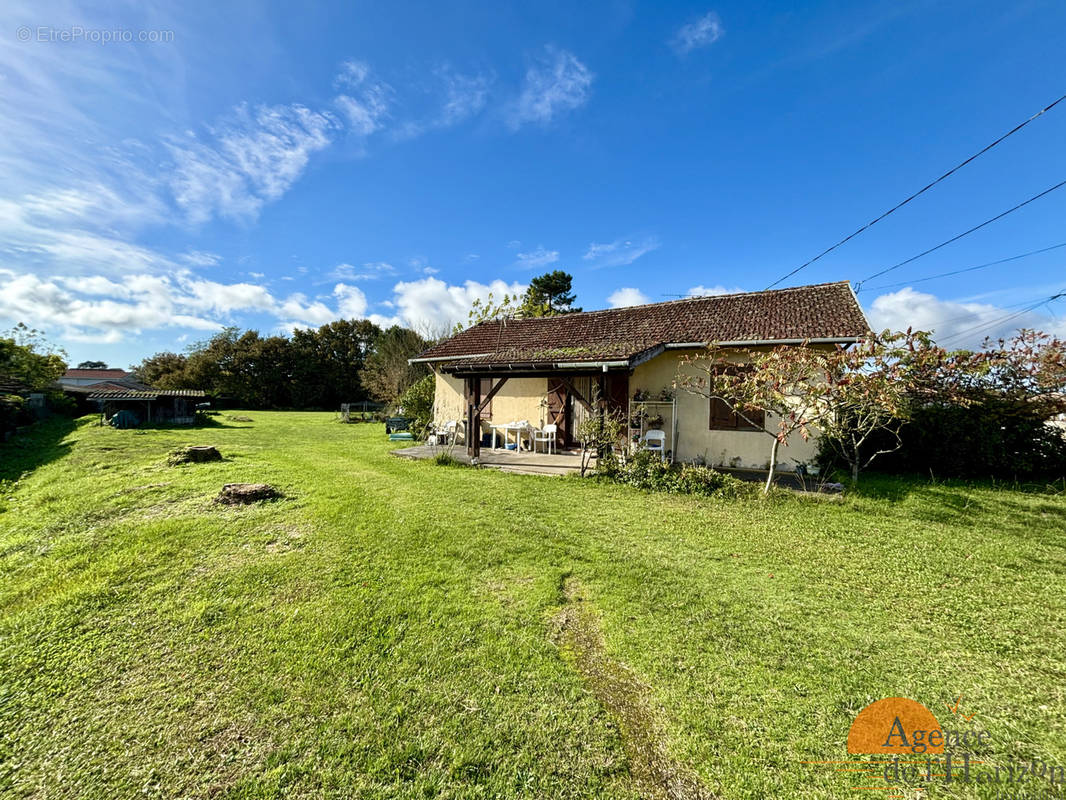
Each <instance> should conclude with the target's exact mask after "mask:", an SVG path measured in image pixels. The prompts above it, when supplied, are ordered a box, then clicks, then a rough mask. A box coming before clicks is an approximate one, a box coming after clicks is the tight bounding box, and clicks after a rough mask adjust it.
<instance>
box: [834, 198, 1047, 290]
mask: <svg viewBox="0 0 1066 800" xmlns="http://www.w3.org/2000/svg"><path fill="white" fill-rule="evenodd" d="M1063 186H1066V181H1059V182H1058V183H1056V184H1055V185H1054V186H1052V187H1051V188H1050V189H1045V190H1044V191H1042V192H1040V194H1034V195H1033V196H1032V197H1030V198H1029V199H1028V200H1024V201H1022V202H1021V203H1018V205H1016V206H1014V207H1013V208H1008V209H1007V210H1006V211H1004V212H1003V213H1002V214H996V216H994V217H992V218H991V219H986V220H985V221H984V222H982V223H981V224H980V225H974V226H973V227H972V228H970V229H969V230H965V231H963V232H962V233H960V234H958V235H956V236H952V237H951V238H950V239H948V240H946V241H943V242H941V243H940V244H938V245H936V246H935V247H930V248H929V249H928V250H923V251H922V252H920V253H919V254H918V255H916V256H911V257H910V258H907V259H904V260H903V261H900V262H899V263H898V264H893V265H892V266H891V267H885V268H884V269H883V270H881V271H880V272H875V273H874V274H873V275H869V276H867V277H865V278H863V279H862V280H861V281H859V282H858V283H857V284H855V291H856V292H860V291H862V285H863V284H864V283H866V281H868V280H872V279H873V278H878V277H880V276H881V275H884V274H885V273H886V272H891V271H892V270H894V269H899V268H900V267H902V266H904V265H906V264H910V263H911V262H912V261H917V260H918V259H919V258H921V257H922V256H927V255H929V254H930V253H932V252H935V251H936V250H939V249H940V248H941V247H947V246H948V245H949V244H951V243H952V242H957V241H958V240H959V239H961V238H962V237H963V236H969V235H970V234H971V233H973V232H974V231H979V230H981V228H983V227H985V226H986V225H991V224H992V223H993V222H995V221H996V220H998V219H1003V218H1004V217H1005V216H1007V215H1008V214H1013V213H1014V212H1015V211H1017V210H1018V209H1020V208H1024V207H1025V206H1027V205H1029V204H1030V203H1032V202H1033V201H1034V200H1039V199H1040V198H1041V197H1043V196H1044V195H1046V194H1051V193H1052V192H1053V191H1055V190H1056V189H1060V188H1062V187H1063Z"/></svg>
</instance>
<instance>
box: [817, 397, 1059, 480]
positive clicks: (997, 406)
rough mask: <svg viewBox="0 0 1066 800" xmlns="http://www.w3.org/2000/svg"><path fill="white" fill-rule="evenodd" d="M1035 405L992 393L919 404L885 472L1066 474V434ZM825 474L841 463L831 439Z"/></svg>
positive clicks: (891, 442) (881, 464) (822, 459)
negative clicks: (968, 400)
mask: <svg viewBox="0 0 1066 800" xmlns="http://www.w3.org/2000/svg"><path fill="white" fill-rule="evenodd" d="M1034 408H1035V407H1034V406H1033V405H1032V404H1026V403H1019V402H1016V401H1011V400H1006V399H1003V398H996V397H990V398H986V399H985V400H984V401H983V402H979V403H974V404H972V405H970V406H962V405H948V404H941V403H935V404H932V403H931V404H929V405H925V406H922V407H920V408H916V409H915V410H914V411H913V413H912V415H911V418H910V419H909V420H908V421H907V422H906V423H905V424H904V425H903V427H902V428H901V429H900V443H901V447H900V448H899V450H896V451H895V452H892V453H889V454H887V455H884V456H881V457H880V458H878V461H877V469H878V471H880V472H887V473H897V474H920V475H930V474H932V475H934V476H936V477H937V478H967V479H986V480H987V479H997V480H1003V479H1005V480H1026V479H1053V480H1054V479H1059V478H1062V477H1066V436H1064V435H1063V431H1062V429H1061V428H1057V427H1054V426H1051V425H1047V424H1045V422H1044V420H1043V418H1042V417H1041V416H1040V415H1039V414H1038V413H1035V411H1034ZM895 446H896V441H895V439H893V438H892V437H891V436H889V435H885V434H882V436H881V437H879V438H878V437H873V438H871V439H870V441H868V442H867V444H866V450H867V452H868V453H872V452H875V451H876V450H892V449H893V448H894V447H895ZM819 449H820V452H819V458H818V461H819V463H820V465H821V466H822V468H823V474H828V473H829V472H830V471H831V470H832V469H834V468H837V467H840V466H841V464H840V463H839V462H838V460H837V458H836V454H835V451H834V450H833V448H832V442H831V441H830V440H829V439H828V437H823V438H822V440H821V441H820V443H819Z"/></svg>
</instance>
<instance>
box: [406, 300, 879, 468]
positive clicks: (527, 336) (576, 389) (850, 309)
mask: <svg viewBox="0 0 1066 800" xmlns="http://www.w3.org/2000/svg"><path fill="white" fill-rule="evenodd" d="M869 330H870V326H869V323H867V321H866V318H865V316H863V312H862V309H861V308H860V307H859V303H858V301H857V300H856V299H855V295H854V293H853V292H852V290H851V287H850V285H849V284H848V283H847V282H846V281H844V282H840V283H826V284H819V285H815V286H800V287H797V288H793V289H776V290H772V291H764V292H749V293H746V294H731V295H719V296H714V297H699V298H692V299H687V300H674V301H670V302H666V303H652V304H649V305H642V306H632V307H629V308H619V309H609V310H605V311H588V312H583V313H575V314H563V315H559V316H554V317H541V318H530V319H503V320H493V321H489V322H483V323H481V324H479V325H475V326H473V327H471V328H468V329H467V330H465V331H462V332H461V333H458V334H456V335H455V336H453V337H451V338H450V339H446V340H445V341H443V342H441V343H440V344H438V345H436V346H434V347H431V348H430V349H428V350H426V351H425V352H424V353H421V354H419V355H418V356H417V357H415V358H413V359H411V361H412V363H425V364H428V365H429V366H430V367H431V368H432V369H433V371H434V373H435V374H436V395H435V399H434V420H435V421H437V422H443V421H445V420H452V419H454V420H463V421H465V422H466V424H467V427H468V429H477V428H480V429H481V430H483V431H484V430H486V429H487V425H491V424H499V423H505V422H509V421H512V420H528V421H529V422H530V423H531V424H532V425H533V426H535V427H542V426H543V425H544V424H548V423H554V424H556V425H557V426H558V429H559V433H558V436H559V440H560V444H561V445H562V446H563V447H567V446H574V445H575V444H577V438H576V431H577V429H578V426H579V425H580V423H581V420H582V419H583V418H584V417H585V416H586V415H588V414H589V413H595V412H593V409H592V402H593V398H594V397H595V396H596V394H598V395H599V396H600V397H602V398H605V399H606V405H607V408H608V409H609V410H610V411H613V412H617V413H619V414H620V415H622V416H624V418H625V419H626V420H627V421H628V422H629V424H630V431H629V434H630V437H631V438H632V437H633V436H639V435H641V434H642V433H643V432H644V431H645V430H646V429H647V428H648V427H652V426H651V425H649V421H653V422H654V423H657V424H655V425H654V427H657V428H661V429H662V430H665V431H666V433H667V442H666V447H667V449H669V450H671V451H672V453H673V456H674V458H675V460H679V461H695V460H703V461H705V462H706V463H708V464H711V465H715V466H732V467H748V468H762V467H764V466H765V465H766V464H767V462H768V457H769V451H770V442H769V437H767V436H764V435H761V434H760V433H759V432H758V430H755V429H751V428H748V427H747V426H746V423H745V422H744V421H743V420H738V419H737V417H736V415H734V414H732V413H731V412H730V411H729V407H728V406H727V405H726V404H725V403H723V402H722V401H720V400H707V399H706V398H701V397H698V396H696V395H693V394H689V393H686V392H684V391H678V392H676V395H675V396H673V397H670V396H669V395H670V394H671V392H672V389H671V386H672V383H673V381H674V378H675V376H676V375H677V373H678V369H679V368H680V367H681V361H682V359H683V358H684V357H685V356H691V355H696V354H698V353H699V352H700V351H701V350H703V349H704V348H706V346H707V345H708V344H710V343H716V344H718V345H719V346H721V347H725V348H729V349H731V350H733V351H734V352H735V353H736V356H735V360H736V361H737V362H738V363H741V362H742V361H743V359H744V351H745V350H750V349H757V348H770V347H775V346H778V345H786V344H800V343H802V342H804V341H807V342H809V343H811V344H814V345H823V346H826V347H831V346H836V345H848V344H852V343H854V342H857V341H858V340H859V339H860V338H862V337H863V336H865V335H866V334H867V333H868V332H869ZM635 398H649V399H645V400H642V399H635ZM479 408H480V412H479ZM656 417H661V418H662V419H661V420H659V419H655V418H656ZM776 426H777V421H776V420H775V419H774V418H773V416H772V415H770V414H767V415H766V417H765V419H763V420H762V427H763V429H765V430H776ZM816 450H817V444H816V442H815V441H814V440H813V439H812V440H810V441H806V442H805V441H803V440H802V439H801V438H800V437H799V436H798V435H797V436H795V437H793V438H792V439H791V440H790V441H789V447H788V448H787V449H785V450H783V451H782V453H781V454H780V458H781V459H782V464H783V467H784V468H785V469H787V468H788V467H789V466H790V460H791V461H792V462H797V461H801V462H802V461H809V460H811V459H812V458H813V457H814V455H815V453H816ZM468 451H469V452H470V453H471V455H473V456H476V455H478V453H479V452H480V437H468Z"/></svg>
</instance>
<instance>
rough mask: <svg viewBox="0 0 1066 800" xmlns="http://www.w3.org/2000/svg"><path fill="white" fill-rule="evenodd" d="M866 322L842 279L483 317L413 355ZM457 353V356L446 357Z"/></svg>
mask: <svg viewBox="0 0 1066 800" xmlns="http://www.w3.org/2000/svg"><path fill="white" fill-rule="evenodd" d="M869 329H870V326H869V323H867V321H866V318H865V317H864V316H863V313H862V309H861V308H860V307H859V304H858V302H857V301H856V299H855V295H854V293H853V292H852V291H851V287H850V286H849V285H848V283H847V281H842V282H839V283H823V284H818V285H814V286H799V287H796V288H793V289H774V290H771V291H765V292H748V293H745V294H728V295H717V296H714V297H696V298H690V299H685V300H673V301H670V302H666V303H651V304H648V305H642V306H630V307H629V308H617V309H608V310H605V311H586V312H582V313H577V314H562V315H559V316H555V317H541V318H531V319H508V320H492V321H489V322H482V323H481V324H479V325H475V326H473V327H472V328H468V329H467V330H465V331H462V332H461V333H458V334H456V335H455V336H452V337H451V338H450V339H446V340H445V341H443V342H441V343H440V344H438V345H435V346H434V347H431V348H430V349H428V350H426V351H425V352H424V353H421V354H420V355H419V356H417V359H418V360H432V361H435V362H440V363H441V364H442V366H443V368H445V369H447V368H449V367H452V366H454V365H458V364H460V363H461V365H462V366H464V367H465V366H468V365H469V366H476V365H494V364H499V365H504V364H514V363H527V364H552V363H554V364H559V363H578V362H599V361H616V360H617V361H623V360H630V359H632V358H634V357H635V356H638V355H640V354H641V353H646V352H648V351H649V350H652V349H653V348H656V347H658V346H660V345H667V344H682V343H700V344H706V343H710V342H719V343H725V342H728V343H742V342H752V343H754V342H796V341H802V340H804V339H820V340H833V341H854V340H856V339H857V338H859V337H861V336H863V335H865V334H866V333H868V332H869ZM450 357H455V361H454V362H453V361H450V360H449V359H450Z"/></svg>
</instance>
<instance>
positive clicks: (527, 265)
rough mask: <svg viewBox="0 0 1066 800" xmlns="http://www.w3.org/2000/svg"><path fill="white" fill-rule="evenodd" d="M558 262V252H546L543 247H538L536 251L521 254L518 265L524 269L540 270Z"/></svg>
mask: <svg viewBox="0 0 1066 800" xmlns="http://www.w3.org/2000/svg"><path fill="white" fill-rule="evenodd" d="M558 260H559V251H558V250H545V249H544V247H543V246H538V247H537V249H536V250H532V251H530V252H529V253H519V254H518V261H517V264H518V266H520V267H522V268H523V269H538V268H539V267H546V266H548V265H549V264H554V263H555V262H556V261H558Z"/></svg>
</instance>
